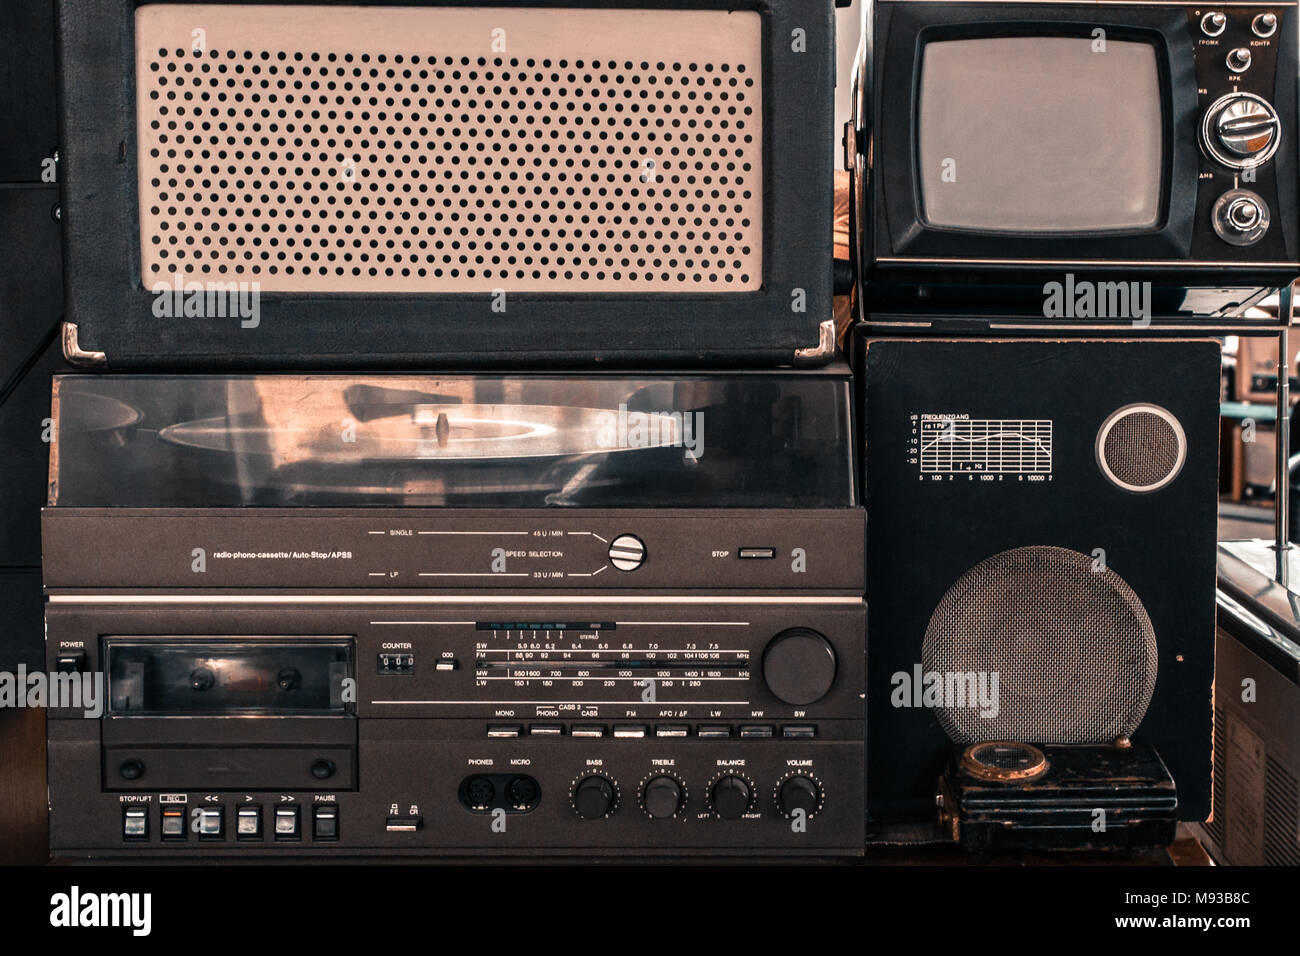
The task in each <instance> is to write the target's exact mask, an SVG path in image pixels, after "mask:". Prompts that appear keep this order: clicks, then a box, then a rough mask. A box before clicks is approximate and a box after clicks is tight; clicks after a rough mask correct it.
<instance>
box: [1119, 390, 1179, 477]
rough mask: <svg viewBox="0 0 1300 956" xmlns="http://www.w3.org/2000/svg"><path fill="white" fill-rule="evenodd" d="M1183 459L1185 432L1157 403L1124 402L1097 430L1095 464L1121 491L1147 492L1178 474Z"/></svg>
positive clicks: (1171, 415) (1170, 414)
mask: <svg viewBox="0 0 1300 956" xmlns="http://www.w3.org/2000/svg"><path fill="white" fill-rule="evenodd" d="M1186 460H1187V435H1186V434H1185V433H1184V432H1183V426H1182V424H1181V423H1180V422H1179V421H1178V419H1177V418H1175V417H1174V416H1173V414H1172V413H1170V412H1169V411H1167V410H1166V409H1163V408H1161V407H1160V406H1159V405H1151V404H1135V405H1125V406H1124V407H1123V408H1119V409H1116V410H1115V411H1114V412H1113V413H1111V414H1110V415H1109V416H1108V417H1107V418H1106V420H1105V421H1104V422H1103V423H1102V426H1101V428H1100V429H1098V431H1097V464H1098V466H1099V467H1100V468H1101V471H1102V474H1104V475H1105V476H1106V478H1107V479H1109V480H1110V481H1111V482H1112V483H1113V484H1115V485H1118V486H1119V487H1120V488H1123V489H1124V490H1125V491H1136V492H1149V491H1156V490H1158V489H1160V488H1163V487H1164V486H1165V485H1167V484H1169V482H1171V481H1173V480H1174V479H1175V478H1176V477H1178V473H1179V472H1180V471H1182V468H1183V463H1184V462H1185V461H1186Z"/></svg>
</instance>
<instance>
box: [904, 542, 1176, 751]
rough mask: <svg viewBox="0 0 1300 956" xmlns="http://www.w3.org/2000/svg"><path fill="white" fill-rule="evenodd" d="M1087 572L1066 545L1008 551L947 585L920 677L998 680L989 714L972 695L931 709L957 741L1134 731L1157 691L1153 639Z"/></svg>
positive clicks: (1134, 602) (1081, 737) (1141, 615)
mask: <svg viewBox="0 0 1300 956" xmlns="http://www.w3.org/2000/svg"><path fill="white" fill-rule="evenodd" d="M1093 567H1094V559H1093V558H1092V557H1090V556H1088V555H1085V554H1080V553H1079V552H1077V551H1071V550H1068V549H1066V548H1055V547H1048V546H1037V545H1036V546H1031V547H1025V548H1015V549H1013V550H1011V551H1004V552H1002V553H1000V554H996V555H994V556H993V557H991V558H988V559H986V560H984V561H982V562H980V563H979V564H977V565H976V566H975V567H973V568H971V569H970V570H969V571H967V572H966V573H965V574H963V575H962V576H961V577H960V578H959V579H958V580H957V582H956V583H955V584H953V586H952V587H951V588H949V590H948V592H947V593H946V594H945V595H944V596H943V599H942V600H941V601H940V602H939V606H938V607H937V608H936V609H935V611H934V614H933V615H932V616H931V618H930V623H929V626H928V627H927V629H926V632H925V641H924V644H923V646H922V650H921V661H922V666H923V668H924V671H925V672H926V673H927V674H931V673H933V674H938V675H939V676H940V678H941V679H943V680H944V681H945V682H947V681H950V680H951V681H954V682H957V681H958V679H959V677H958V676H960V675H975V677H976V678H979V677H980V676H981V675H982V676H983V678H984V679H985V680H986V681H989V682H990V683H989V685H987V686H991V675H993V674H996V675H997V686H998V694H997V707H996V713H992V711H993V708H984V709H983V712H982V709H981V707H979V706H970V703H971V702H970V700H969V698H967V700H965V701H964V702H963V701H961V700H957V699H954V698H952V697H949V698H946V699H945V700H944V701H943V704H944V706H940V707H938V708H937V710H936V716H937V718H938V720H939V723H940V725H941V726H942V727H943V729H944V730H945V731H946V732H947V733H948V736H950V737H951V738H952V739H953V740H954V741H956V742H958V743H972V742H975V741H981V740H1017V741H1025V742H1028V743H1036V744H1041V743H1067V744H1068V743H1103V742H1109V741H1112V740H1114V739H1115V738H1116V737H1119V736H1127V735H1130V734H1132V733H1133V731H1134V730H1136V729H1137V726H1138V724H1139V723H1141V721H1142V717H1143V715H1144V714H1145V713H1146V709H1147V705H1148V704H1149V703H1150V702H1151V693H1152V691H1153V689H1154V688H1155V682H1156V667H1157V661H1158V658H1157V653H1156V635H1155V631H1154V630H1153V629H1152V627H1151V621H1150V619H1149V618H1148V617H1147V613H1146V611H1145V610H1144V609H1143V607H1142V604H1141V602H1140V601H1139V600H1138V598H1137V595H1136V594H1134V593H1133V589H1132V588H1130V587H1129V586H1128V584H1127V583H1125V581H1124V580H1123V579H1122V578H1121V577H1120V576H1119V575H1118V574H1116V573H1115V572H1114V571H1112V570H1110V569H1109V568H1107V569H1105V570H1093ZM952 675H958V676H952ZM967 686H974V685H971V684H969V683H967ZM962 704H964V705H962Z"/></svg>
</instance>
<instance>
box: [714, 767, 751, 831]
mask: <svg viewBox="0 0 1300 956" xmlns="http://www.w3.org/2000/svg"><path fill="white" fill-rule="evenodd" d="M753 797H754V793H753V791H752V790H750V789H749V783H748V782H747V781H745V780H742V779H741V778H740V777H731V776H727V777H723V778H722V779H721V780H719V781H718V782H717V783H715V784H714V785H713V794H712V802H713V812H714V813H716V814H717V815H718V816H720V817H722V819H724V820H739V819H740V818H741V817H743V816H744V815H745V814H746V813H748V812H749V806H750V804H751V803H752V802H753Z"/></svg>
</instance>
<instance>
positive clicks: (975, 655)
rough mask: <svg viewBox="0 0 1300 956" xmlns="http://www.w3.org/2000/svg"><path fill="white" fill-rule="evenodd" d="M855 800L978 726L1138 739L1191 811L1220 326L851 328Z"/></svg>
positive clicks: (958, 744) (900, 807)
mask: <svg viewBox="0 0 1300 956" xmlns="http://www.w3.org/2000/svg"><path fill="white" fill-rule="evenodd" d="M857 361H858V365H859V368H860V370H861V379H862V384H861V389H862V395H861V399H862V409H861V421H862V422H863V423H864V434H865V435H866V436H867V438H866V449H865V455H864V456H863V460H864V463H865V470H866V476H865V488H866V507H867V601H868V606H869V608H870V613H869V615H868V621H869V625H868V628H869V630H868V638H867V656H868V687H867V706H868V715H869V720H868V737H869V746H868V777H867V787H868V805H867V810H868V818H869V820H872V821H876V822H879V823H903V822H920V821H924V820H933V819H934V818H935V806H934V802H935V790H936V779H937V777H938V775H939V774H940V773H941V772H942V770H943V768H944V765H945V763H946V762H947V761H948V760H949V758H950V757H951V756H952V755H953V754H954V753H956V752H958V751H959V750H960V749H961V748H964V747H967V746H969V745H970V744H973V743H977V742H981V741H1017V742H1022V743H1027V744H1031V745H1035V746H1039V747H1055V746H1056V745H1074V744H1087V745H1097V744H1101V745H1107V744H1111V743H1113V742H1114V741H1116V740H1121V741H1128V742H1131V743H1132V744H1134V745H1135V746H1138V747H1149V748H1151V749H1152V750H1154V751H1155V753H1156V754H1157V755H1158V757H1159V759H1160V760H1163V762H1164V765H1165V766H1167V767H1168V770H1169V773H1170V775H1172V777H1173V779H1174V782H1175V784H1176V786H1177V801H1178V810H1177V812H1178V815H1179V818H1180V819H1187V820H1203V819H1204V818H1205V817H1206V816H1207V814H1208V813H1209V810H1210V736H1211V720H1212V718H1211V680H1212V677H1213V658H1214V598H1213V594H1214V582H1215V570H1214V568H1215V534H1216V528H1215V515H1216V496H1217V466H1218V399H1219V389H1218V380H1219V344H1218V343H1217V342H1215V341H1212V340H1176V341H1174V340H1164V341H1152V340H1144V341H1138V340H1124V341H1117V340H1081V339H1080V340H1064V339H1063V340H1049V339H1034V340H1030V339H1019V340H1014V339H1013V340H997V341H994V340H983V339H981V340H974V339H972V340H964V341H954V340H940V339H931V340H905V339H875V340H869V339H863V340H861V341H860V342H859V345H858V354H857Z"/></svg>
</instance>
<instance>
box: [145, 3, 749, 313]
mask: <svg viewBox="0 0 1300 956" xmlns="http://www.w3.org/2000/svg"><path fill="white" fill-rule="evenodd" d="M760 39H761V24H760V18H759V16H758V14H757V13H756V12H754V11H738V12H732V13H727V12H725V11H682V10H663V9H659V10H591V9H587V10H576V9H555V8H552V9H548V10H539V9H520V8H518V7H516V8H513V9H511V8H503V7H491V6H483V7H476V8H447V7H442V8H432V9H430V8H388V9H378V8H368V9H366V8H360V7H335V6H331V7H325V6H314V7H285V6H260V5H258V6H254V5H217V6H201V5H188V4H186V5H170V4H168V5H155V6H144V7H142V8H140V9H139V10H138V11H137V15H136V56H137V62H136V77H137V103H138V116H137V126H138V142H137V150H138V157H139V191H140V238H141V264H142V278H143V281H144V284H145V286H146V287H154V286H155V285H157V284H159V283H160V282H166V283H168V284H172V283H174V282H175V281H176V279H177V277H183V278H185V279H189V280H197V281H222V282H231V281H248V282H252V281H256V282H257V283H258V284H259V286H260V287H261V289H262V290H263V291H296V292H316V291H320V292H347V291H364V292H421V291H423V292H471V291H478V292H486V291H492V290H494V289H498V288H500V289H507V290H520V291H565V292H575V291H579V292H582V291H586V292H655V291H668V292H716V291H741V290H749V289H757V288H759V287H760V286H761V284H762V275H761V265H762V254H763V250H762V222H763V206H762V196H763V170H762V147H763V138H762V132H763V128H762V71H761V64H762V60H761V49H760Z"/></svg>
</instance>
